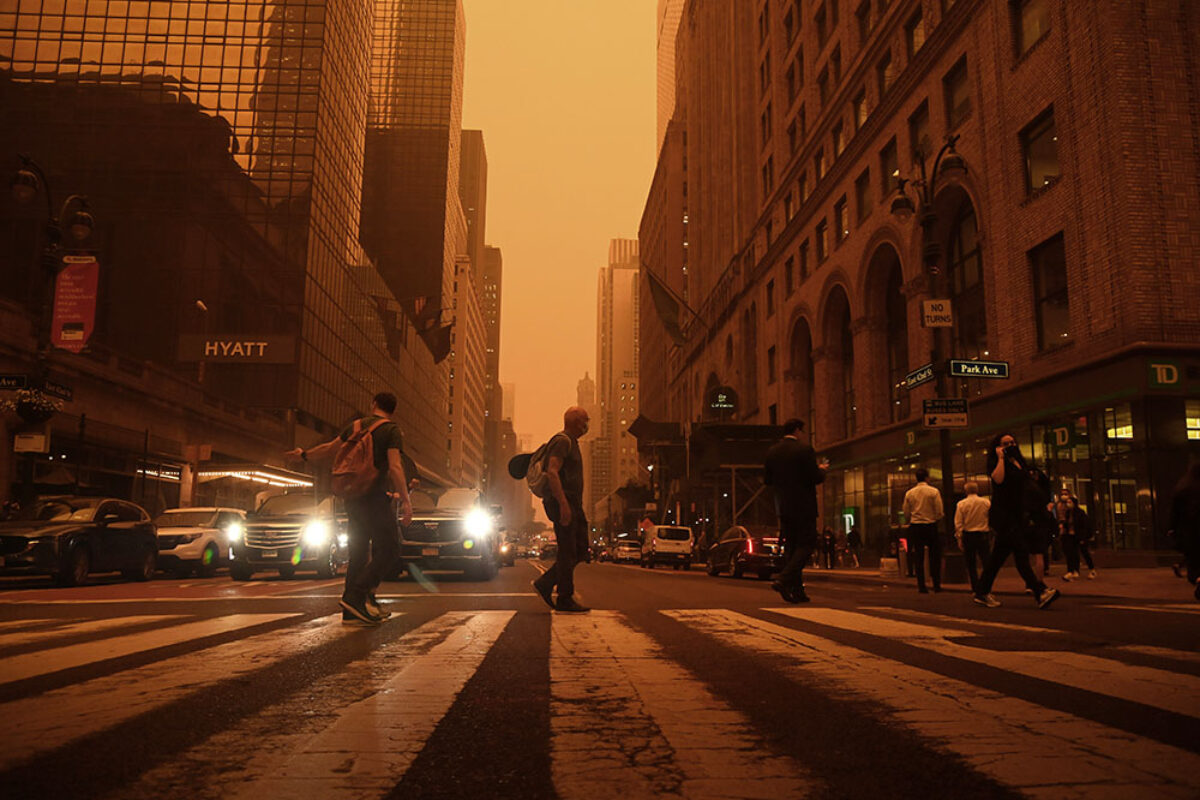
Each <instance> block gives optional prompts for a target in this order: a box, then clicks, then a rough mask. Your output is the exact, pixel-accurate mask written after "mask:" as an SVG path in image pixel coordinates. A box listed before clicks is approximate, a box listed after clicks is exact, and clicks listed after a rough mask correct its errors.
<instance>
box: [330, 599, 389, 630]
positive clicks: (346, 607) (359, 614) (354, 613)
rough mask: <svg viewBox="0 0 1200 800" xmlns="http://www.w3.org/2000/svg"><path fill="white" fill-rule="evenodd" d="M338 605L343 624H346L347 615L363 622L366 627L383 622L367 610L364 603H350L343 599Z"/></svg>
mask: <svg viewBox="0 0 1200 800" xmlns="http://www.w3.org/2000/svg"><path fill="white" fill-rule="evenodd" d="M338 605H340V606H341V607H342V621H343V622H346V617H347V615H349V616H351V617H353V618H354V619H357V620H359V621H360V622H365V623H367V624H368V625H378V624H379V623H380V622H383V620H381V619H380V618H379V617H377V616H376V615H374V614H372V613H371V612H370V611H368V610H367V606H366V603H365V602H364V603H350V602H347V601H346V600H344V599H343V600H339V601H338Z"/></svg>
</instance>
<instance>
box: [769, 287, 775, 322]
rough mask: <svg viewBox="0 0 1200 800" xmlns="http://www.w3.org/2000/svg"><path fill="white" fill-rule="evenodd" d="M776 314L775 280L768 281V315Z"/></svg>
mask: <svg viewBox="0 0 1200 800" xmlns="http://www.w3.org/2000/svg"><path fill="white" fill-rule="evenodd" d="M774 314H775V281H774V279H772V280H769V281H767V316H768V317H770V316H773V315H774Z"/></svg>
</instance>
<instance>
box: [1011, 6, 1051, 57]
mask: <svg viewBox="0 0 1200 800" xmlns="http://www.w3.org/2000/svg"><path fill="white" fill-rule="evenodd" d="M1013 12H1014V19H1013V27H1014V28H1015V29H1016V35H1017V55H1024V54H1025V53H1026V52H1028V51H1029V48H1031V47H1033V46H1034V44H1036V43H1037V41H1038V40H1039V39H1041V38H1042V37H1043V36H1045V35H1046V32H1047V31H1049V30H1050V3H1049V2H1048V0H1017V2H1016V3H1014V5H1013Z"/></svg>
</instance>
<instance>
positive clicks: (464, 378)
mask: <svg viewBox="0 0 1200 800" xmlns="http://www.w3.org/2000/svg"><path fill="white" fill-rule="evenodd" d="M471 273H472V265H471V260H470V259H469V258H467V256H466V255H465V254H464V255H462V256H461V257H459V259H458V263H457V264H456V265H455V273H454V327H453V328H452V329H451V334H450V343H451V348H450V358H449V361H448V363H449V364H450V393H449V394H450V396H449V403H448V406H447V408H448V415H447V416H448V421H447V426H446V451H447V458H448V461H449V471H450V477H451V478H453V479H454V480H456V481H457V482H458V485H459V486H465V487H470V488H481V487H482V484H483V442H484V420H483V373H484V361H485V352H484V340H485V338H486V333H485V331H484V324H483V314H482V312H481V310H480V308H479V295H478V294H477V293H476V292H475V280H474V278H473V277H472V274H471Z"/></svg>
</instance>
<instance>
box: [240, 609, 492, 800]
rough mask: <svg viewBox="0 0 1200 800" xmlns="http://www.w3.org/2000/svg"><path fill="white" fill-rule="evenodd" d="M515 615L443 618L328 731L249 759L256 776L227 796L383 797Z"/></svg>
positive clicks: (475, 614) (253, 798) (254, 799)
mask: <svg viewBox="0 0 1200 800" xmlns="http://www.w3.org/2000/svg"><path fill="white" fill-rule="evenodd" d="M514 614H516V612H515V611H476V612H466V613H459V614H444V615H442V617H440V618H439V620H438V621H437V625H439V626H444V625H445V624H446V623H447V622H450V623H454V624H455V630H454V631H453V632H452V633H451V634H450V635H449V636H448V637H447V638H446V640H445V641H443V642H442V643H441V644H438V645H437V646H436V647H434V648H433V649H432V650H430V651H429V652H428V653H425V654H424V655H417V656H413V657H411V659H410V660H409V661H408V663H407V664H406V665H405V666H404V667H403V668H402V669H401V670H400V672H399V673H398V674H397V675H396V676H395V677H394V678H392V679H391V680H390V681H388V682H387V684H385V685H384V686H383V687H382V688H381V689H380V690H379V691H378V692H376V693H375V694H373V695H371V696H370V697H368V698H367V699H365V700H361V701H359V702H357V703H354V704H352V705H350V706H348V707H346V709H345V710H344V711H343V712H342V713H341V714H339V715H338V717H337V719H336V720H334V722H333V723H332V724H331V725H329V727H327V728H325V729H324V730H323V731H321V732H320V733H318V734H316V735H315V736H310V737H307V739H306V740H305V741H303V742H298V743H297V746H296V747H295V749H293V750H291V751H289V752H288V754H287V755H286V756H285V757H284V758H283V759H282V760H280V761H279V762H277V763H271V762H270V761H268V760H256V762H255V764H254V768H255V770H256V771H257V772H259V773H260V774H262V775H263V777H262V779H261V780H258V781H253V780H251V781H249V782H245V781H240V782H239V783H238V784H237V785H236V786H231V787H230V790H229V794H231V795H232V796H233V797H239V798H248V799H249V800H262V798H264V797H287V798H289V800H303V798H313V800H337V799H338V798H347V800H349V799H350V798H354V799H355V800H358V798H362V797H371V796H375V797H381V796H383V795H384V794H386V793H387V792H388V791H390V790H391V789H392V788H393V787H394V786H395V785H396V784H397V783H399V782H400V780H401V778H403V777H404V773H405V772H406V771H407V770H408V768H409V767H410V766H411V765H412V762H413V761H414V760H415V759H416V757H417V754H418V753H419V752H420V751H421V749H422V748H423V747H424V746H425V741H426V740H427V739H428V738H429V736H430V734H432V733H433V731H434V728H436V727H437V725H438V723H439V722H440V721H441V719H442V717H444V716H445V715H446V712H447V711H449V710H450V707H451V706H452V705H453V704H454V701H455V699H456V698H457V697H458V695H459V693H460V692H461V691H462V689H463V687H464V686H466V683H467V681H468V680H470V678H471V676H472V675H474V674H475V672H476V670H478V669H479V665H480V663H482V661H483V659H484V657H485V656H486V655H487V653H488V651H489V650H490V649H491V648H492V645H493V644H495V642H496V639H498V638H499V637H500V634H501V633H502V632H503V631H504V629H505V627H506V626H507V625H508V623H509V621H510V620H511V619H512V618H513V615H514ZM423 627H425V626H423ZM421 630H422V629H421V628H418V629H417V631H413V632H412V633H410V634H406V635H405V637H402V640H403V639H404V638H408V637H412V636H413V635H414V634H417V637H416V638H418V639H419V638H420V635H421V634H420V632H421ZM227 796H228V795H227Z"/></svg>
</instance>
